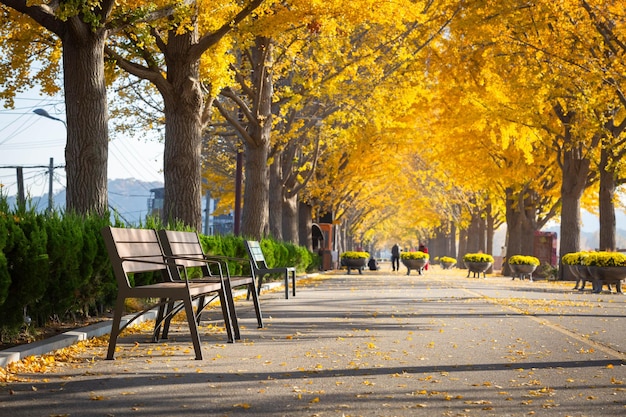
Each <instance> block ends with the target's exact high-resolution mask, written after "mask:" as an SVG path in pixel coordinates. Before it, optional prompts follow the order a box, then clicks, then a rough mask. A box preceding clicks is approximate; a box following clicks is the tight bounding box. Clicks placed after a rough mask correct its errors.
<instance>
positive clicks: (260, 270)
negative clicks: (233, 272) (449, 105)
mask: <svg viewBox="0 0 626 417" xmlns="http://www.w3.org/2000/svg"><path fill="white" fill-rule="evenodd" d="M245 244H246V250H247V251H248V256H249V257H250V268H251V269H252V276H253V277H254V278H255V279H256V280H257V286H258V289H257V294H261V284H262V282H263V277H264V276H265V275H269V274H283V275H284V277H285V298H289V276H291V282H292V284H291V287H292V290H293V296H294V297H295V296H296V268H294V267H290V266H283V267H277V268H269V267H268V266H267V262H266V261H265V256H264V255H263V251H262V250H261V245H260V244H259V242H257V241H255V240H246V241H245Z"/></svg>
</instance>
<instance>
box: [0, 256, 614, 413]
mask: <svg viewBox="0 0 626 417" xmlns="http://www.w3.org/2000/svg"><path fill="white" fill-rule="evenodd" d="M392 274H393V273H391V272H375V273H371V272H366V273H364V274H363V275H358V274H354V273H353V274H352V275H334V274H333V275H326V276H322V277H320V278H319V279H317V280H312V281H309V282H307V283H306V284H302V283H301V284H300V285H299V287H298V293H297V296H296V297H290V299H289V300H285V299H284V298H283V297H284V294H283V293H282V291H278V292H274V293H264V294H263V295H262V308H263V313H264V317H265V324H266V325H265V328H263V329H257V328H256V325H255V319H254V312H253V310H252V307H251V304H250V303H249V302H245V301H243V302H240V303H239V304H240V305H241V304H242V303H243V305H244V306H245V307H243V308H240V309H239V311H238V312H239V316H240V317H241V319H240V320H241V323H242V324H243V325H244V326H245V328H243V329H242V334H243V337H244V338H245V340H242V341H240V342H238V343H235V344H224V343H223V341H224V333H223V332H214V331H213V330H212V329H213V327H212V325H211V322H208V324H207V322H203V326H202V329H203V333H206V334H204V335H203V336H202V337H203V350H204V355H205V360H203V361H195V360H193V352H192V351H193V349H192V347H191V343H190V339H189V337H188V335H187V334H186V332H185V331H184V329H183V328H181V329H179V330H178V331H176V332H175V333H174V335H173V336H172V339H171V340H170V341H169V342H168V343H167V344H162V343H160V344H150V343H147V336H146V333H144V334H131V335H128V336H126V337H125V338H123V339H122V340H121V341H120V343H119V346H120V351H119V352H118V353H117V354H116V360H115V361H106V360H104V355H105V349H106V347H105V346H104V347H97V348H91V349H89V350H88V351H87V352H85V353H84V354H82V357H81V359H82V360H81V361H80V362H79V363H70V364H66V365H64V366H59V367H55V368H53V369H52V370H51V371H49V372H48V373H46V374H45V375H41V374H33V375H17V377H18V379H20V380H21V381H14V382H9V383H3V384H0V414H1V415H2V416H11V417H21V416H46V417H48V416H116V417H117V416H157V415H158V416H208V415H211V416H529V415H536V416H603V417H604V416H624V415H626V328H625V326H624V321H623V320H624V315H625V313H626V296H624V295H616V294H591V293H590V292H582V293H581V292H578V291H574V290H572V287H573V283H548V282H545V281H543V282H542V281H538V282H529V281H519V280H515V281H512V280H511V279H510V278H504V277H490V276H488V277H487V279H473V278H465V275H464V274H463V272H462V271H442V270H441V269H439V268H438V267H434V268H431V270H430V271H428V272H426V275H425V276H417V275H411V276H406V275H404V274H403V273H398V274H397V275H392ZM208 316H209V318H211V316H212V317H213V318H215V319H217V318H218V314H217V312H209V313H208ZM180 326H181V327H184V324H180Z"/></svg>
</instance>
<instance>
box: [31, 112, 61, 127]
mask: <svg viewBox="0 0 626 417" xmlns="http://www.w3.org/2000/svg"><path fill="white" fill-rule="evenodd" d="M33 113H35V114H36V115H38V116H41V117H46V118H48V119H52V120H56V121H58V122H61V123H63V125H64V126H65V127H66V128H67V123H65V120H61V119H59V118H58V117H54V116H52V115H50V113H48V112H47V111H45V110H44V109H35V110H33Z"/></svg>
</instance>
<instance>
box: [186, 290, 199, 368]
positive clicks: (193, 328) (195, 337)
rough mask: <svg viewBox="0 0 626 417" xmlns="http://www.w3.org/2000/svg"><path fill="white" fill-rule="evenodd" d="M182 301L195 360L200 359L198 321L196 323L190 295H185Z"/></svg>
mask: <svg viewBox="0 0 626 417" xmlns="http://www.w3.org/2000/svg"><path fill="white" fill-rule="evenodd" d="M183 303H184V304H185V313H186V314H187V323H188V324H189V332H190V333H191V341H192V342H193V350H194V351H195V353H196V360H202V347H201V346H200V336H199V334H198V323H196V315H195V314H194V312H193V305H192V303H191V297H186V298H185V299H184V300H183Z"/></svg>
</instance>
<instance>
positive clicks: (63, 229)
mask: <svg viewBox="0 0 626 417" xmlns="http://www.w3.org/2000/svg"><path fill="white" fill-rule="evenodd" d="M114 223H115V226H118V227H120V226H121V224H119V221H114ZM109 224H110V221H109V216H108V215H106V216H103V217H101V216H86V217H82V216H75V215H70V214H61V213H58V212H51V213H45V214H42V213H36V212H35V211H34V210H32V209H29V208H24V207H22V208H15V209H13V208H9V207H8V204H7V201H6V198H5V197H3V196H2V195H0V317H2V320H1V322H0V340H2V341H8V340H10V339H11V338H12V337H14V336H15V335H17V334H18V333H19V331H20V330H21V329H22V328H23V326H24V319H25V317H26V316H29V317H30V318H31V320H32V325H34V326H43V325H45V324H47V323H48V322H50V321H51V320H57V319H58V320H65V319H67V318H71V317H75V316H81V317H87V316H90V315H93V314H95V315H98V314H101V313H102V312H104V311H106V310H109V309H111V308H112V307H113V306H114V305H115V299H116V297H117V283H116V282H115V279H114V277H113V273H112V271H111V264H110V262H109V257H108V254H107V252H106V248H105V246H104V240H103V239H102V235H101V232H100V231H101V230H102V228H103V227H105V226H108V225H109ZM140 227H149V228H155V229H159V228H164V226H163V225H162V224H161V223H160V222H158V221H157V220H154V219H148V220H147V221H146V224H145V225H143V226H140ZM172 228H174V229H177V230H181V229H184V228H183V227H182V226H180V225H175V226H173V227H172ZM201 241H202V243H203V245H204V246H205V250H206V251H207V252H208V253H211V254H215V255H224V256H229V257H239V258H247V254H246V251H245V247H244V243H243V242H244V241H243V239H242V238H240V237H235V236H201ZM261 246H262V248H263V253H264V254H265V257H266V259H267V261H268V265H269V266H270V267H274V266H296V267H297V269H298V271H301V272H303V271H306V270H310V269H314V268H315V267H316V266H317V265H319V259H318V257H317V256H316V255H313V254H311V253H310V252H309V251H308V250H306V249H305V248H303V247H299V246H296V245H292V244H284V243H279V242H277V241H274V240H271V239H263V240H262V241H261ZM247 273H249V265H248V264H247V263H246V262H244V263H232V264H231V274H233V275H240V274H247ZM132 279H133V280H134V281H136V282H138V283H142V284H150V283H152V282H155V281H157V280H158V279H160V276H159V275H157V274H142V275H141V276H135V277H132Z"/></svg>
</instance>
